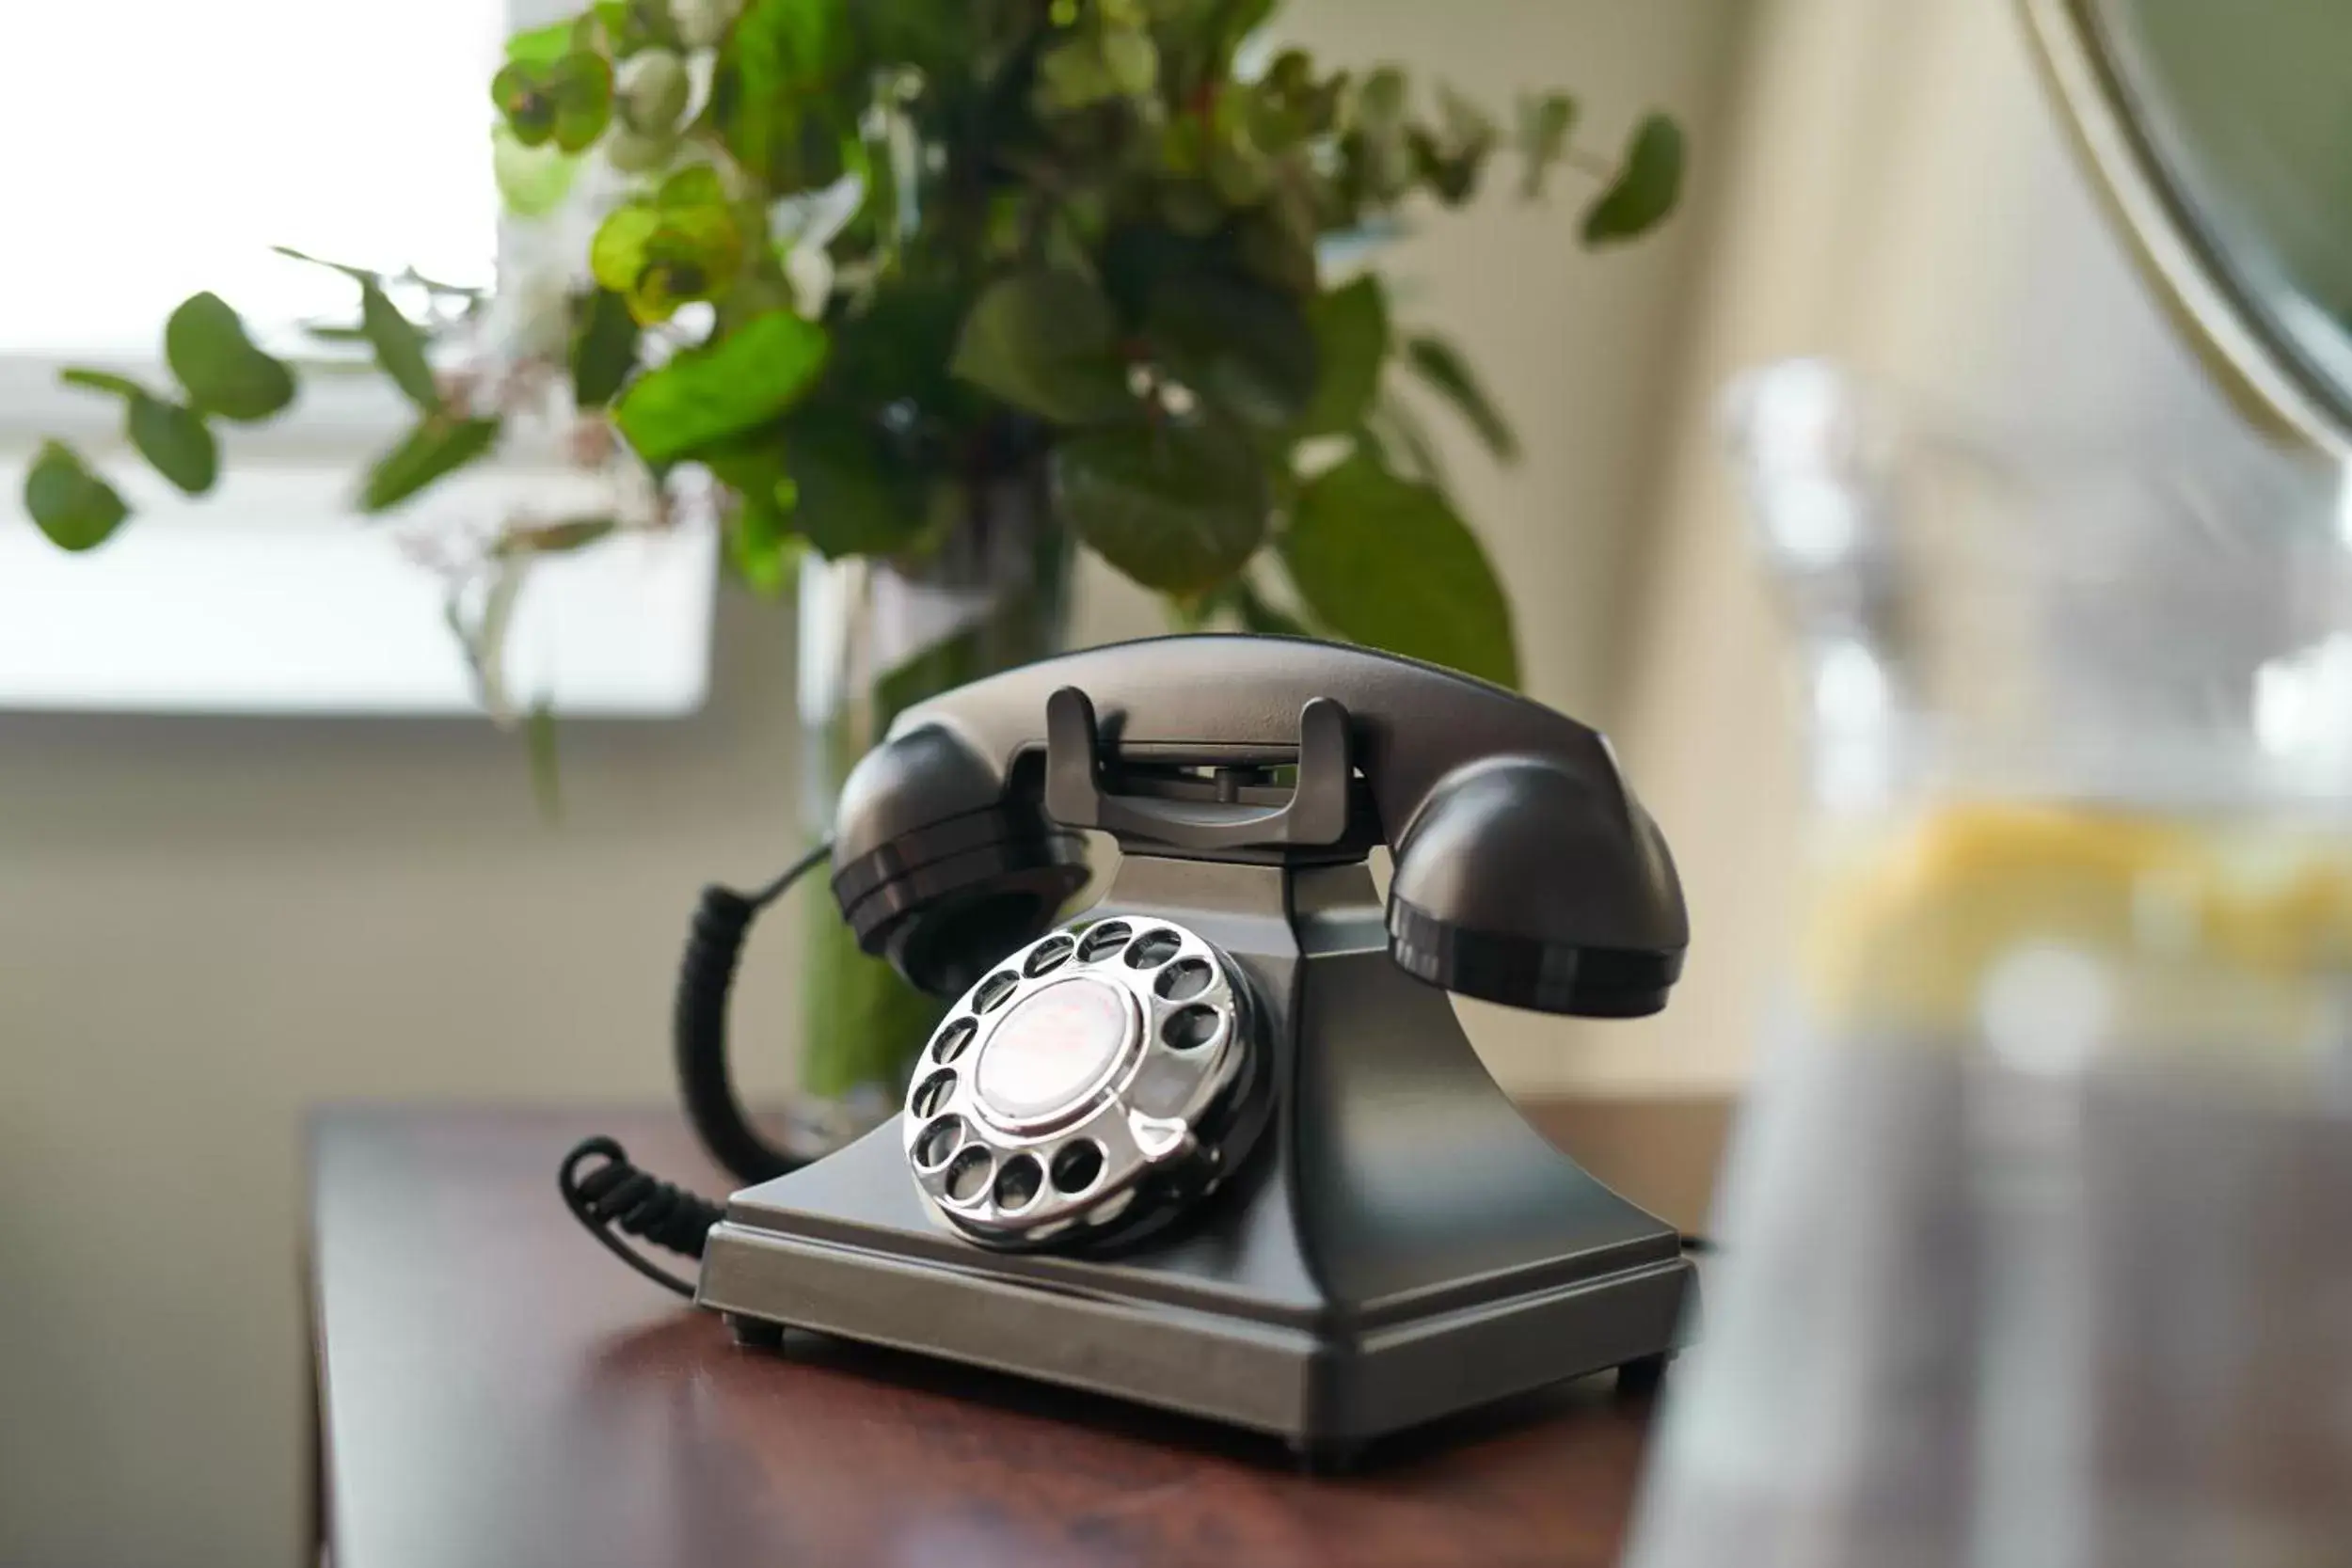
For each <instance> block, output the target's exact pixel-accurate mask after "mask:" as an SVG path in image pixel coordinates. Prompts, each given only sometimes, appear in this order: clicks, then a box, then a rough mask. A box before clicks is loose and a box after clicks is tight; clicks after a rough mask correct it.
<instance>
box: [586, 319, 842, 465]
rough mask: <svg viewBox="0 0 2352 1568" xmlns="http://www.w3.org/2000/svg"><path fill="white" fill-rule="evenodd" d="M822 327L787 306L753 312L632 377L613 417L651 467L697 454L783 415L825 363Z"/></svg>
mask: <svg viewBox="0 0 2352 1568" xmlns="http://www.w3.org/2000/svg"><path fill="white" fill-rule="evenodd" d="M826 350H827V343H826V338H825V329H824V328H823V327H821V326H818V325H816V324H815V323H813V322H805V321H803V320H802V319H801V318H800V317H799V316H796V315H794V314H793V313H792V312H791V311H789V310H771V311H768V312H766V313H765V314H762V315H758V316H755V317H753V318H752V319H751V320H749V321H747V322H744V323H743V324H741V325H739V326H738V327H737V328H736V329H735V330H734V331H733V332H730V333H728V334H727V335H725V336H724V337H722V338H720V339H718V340H716V341H713V342H711V343H709V344H707V345H706V346H704V347H702V348H695V349H689V350H687V351H686V352H685V353H683V354H680V355H677V356H675V357H674V358H672V359H670V360H669V361H668V362H667V363H666V364H664V365H662V366H660V368H659V369H657V370H652V371H648V372H645V373H644V374H643V375H641V376H639V377H638V378H637V379H636V380H635V381H633V382H631V383H630V384H629V386H628V390H627V391H625V392H623V393H622V394H621V398H620V401H619V402H618V403H617V404H614V405H613V410H612V421H613V423H614V424H615V425H617V426H619V427H620V432H621V434H622V435H623V436H626V437H627V438H628V444H629V445H630V446H631V447H634V448H635V449H636V451H637V455H638V456H640V457H642V458H644V460H645V461H646V462H648V463H651V464H654V465H656V466H657V467H658V466H660V465H662V464H667V463H675V462H677V461H678V460H680V459H681V458H688V457H694V456H697V455H699V454H700V453H701V451H702V450H703V449H705V448H707V447H709V446H712V445H713V444H715V443H718V442H721V441H724V440H725V439H727V438H728V437H729V436H739V435H741V434H742V433H743V432H745V431H747V430H751V429H753V428H755V426H758V425H763V424H766V423H767V422H768V421H770V420H773V419H775V418H776V417H777V416H778V415H780V414H782V413H784V412H785V411H786V410H787V409H788V408H790V407H791V406H792V405H793V404H796V403H798V402H799V401H800V400H801V398H802V397H803V396H804V395H805V394H806V393H807V391H808V389H809V388H811V387H812V386H814V385H815V384H816V381H817V377H818V373H819V372H821V371H822V370H823V369H824V367H825V355H826Z"/></svg>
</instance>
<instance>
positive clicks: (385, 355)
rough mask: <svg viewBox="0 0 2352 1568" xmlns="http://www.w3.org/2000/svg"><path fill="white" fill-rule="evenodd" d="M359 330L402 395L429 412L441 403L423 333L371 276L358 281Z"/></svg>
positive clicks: (380, 366) (438, 387) (437, 384)
mask: <svg viewBox="0 0 2352 1568" xmlns="http://www.w3.org/2000/svg"><path fill="white" fill-rule="evenodd" d="M359 330H360V331H362V332H364V333H366V334H367V339H368V346H369V347H370V348H372V349H373V350H374V351H375V363H376V365H377V367H378V368H379V369H381V370H382V371H383V372H384V373H385V374H386V375H387V376H389V377H390V378H391V383H392V385H393V386H395V387H397V388H400V390H401V394H402V395H403V396H405V398H407V400H408V401H409V402H410V403H413V404H416V405H417V406H418V407H419V408H421V409H422V410H423V411H425V412H426V413H428V414H429V413H431V412H432V411H433V410H435V409H437V408H438V407H440V406H441V388H440V385H439V383H437V381H435V380H434V379H433V366H432V365H431V363H430V362H429V361H427V360H426V358H425V353H424V334H423V333H422V332H421V331H419V330H418V329H417V325H416V324H415V323H414V322H412V321H410V320H409V319H408V318H407V317H406V316H405V315H403V314H401V311H400V307H399V306H397V305H394V304H393V303H392V301H391V296H389V294H387V293H385V292H384V291H383V289H382V288H381V287H380V286H378V285H377V284H376V282H375V281H374V280H373V278H371V279H369V280H367V281H365V282H362V283H361V284H360V285H359Z"/></svg>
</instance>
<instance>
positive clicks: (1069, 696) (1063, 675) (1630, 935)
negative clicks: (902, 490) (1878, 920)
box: [833, 636, 1690, 1017]
mask: <svg viewBox="0 0 2352 1568" xmlns="http://www.w3.org/2000/svg"><path fill="white" fill-rule="evenodd" d="M1274 768H1295V784H1294V785H1293V786H1291V788H1290V789H1289V790H1288V791H1287V799H1286V800H1283V801H1282V802H1281V803H1280V804H1279V805H1259V804H1250V803H1248V802H1245V801H1244V800H1240V799H1238V796H1239V795H1240V794H1241V793H1242V792H1243V791H1248V792H1249V793H1251V794H1254V795H1258V796H1263V795H1265V794H1267V793H1269V788H1268V786H1267V785H1265V784H1262V783H1259V784H1253V783H1248V782H1244V781H1246V780H1248V779H1250V778H1251V777H1252V776H1253V775H1263V773H1265V772H1267V771H1268V770H1271V769H1274ZM1200 770H1221V771H1222V772H1223V774H1224V776H1225V780H1226V793H1227V794H1229V795H1232V796H1235V797H1236V799H1232V800H1217V799H1216V798H1214V795H1212V797H1211V798H1210V799H1207V800H1202V799H1200V798H1199V796H1200V793H1201V791H1200V785H1199V782H1198V781H1197V779H1195V778H1192V777H1188V776H1187V775H1188V774H1192V773H1197V772H1198V771H1200ZM1208 782H1209V784H1211V786H1212V788H1214V786H1215V784H1216V779H1215V778H1214V777H1212V778H1211V779H1210V780H1209V781H1208ZM1188 785H1189V786H1190V787H1187V786H1188ZM1359 795H1360V796H1361V797H1362V798H1363V799H1362V800H1358V799H1357V797H1358V796H1359ZM1367 805H1368V806H1369V809H1370V813H1371V826H1370V829H1369V835H1370V837H1372V838H1373V839H1375V840H1376V841H1378V842H1383V843H1388V844H1391V845H1392V846H1393V847H1394V848H1395V853H1396V861H1395V876H1394V879H1393V881H1392V883H1391V889H1390V895H1389V916H1388V924H1389V933H1390V942H1391V954H1392V956H1393V957H1394V958H1395V959H1396V961H1397V962H1398V963H1399V964H1400V965H1402V966H1403V967H1404V968H1405V969H1406V971H1407V972H1408V973H1410V974H1414V975H1416V976H1418V977H1420V978H1421V979H1423V980H1426V981H1429V982H1430V983H1432V984H1434V985H1437V986H1440V987H1442V988H1443V989H1445V990H1453V991H1460V992H1462V993H1464V994H1466V995H1470V996H1476V997H1481V998H1483V999H1486V1000H1487V1001H1493V1002H1500V1003H1503V1004H1505V1005H1508V1006H1516V1007H1532V1008H1536V1009H1539V1010H1542V1011H1546V1012H1560V1013H1581V1014H1591V1015H1598V1016H1607V1017H1626V1016H1634V1015H1639V1014H1643V1013H1649V1012H1655V1011H1657V1010H1658V1009H1659V1008H1660V1007H1661V1006H1664V1005H1665V999H1666V991H1667V990H1668V988H1669V987H1670V986H1672V984H1673V983H1674V981H1675V978H1676V976H1677V974H1678V973H1679V971H1680V968H1681V962H1682V952H1683V948H1684V946H1685V945H1686V944H1687V943H1688V942H1689V940H1690V930H1689V925H1688V921H1687V918H1686V916H1685V914H1684V911H1683V905H1682V893H1681V888H1680V885H1679V883H1678V882H1677V879H1676V877H1675V870H1674V863H1673V861H1672V859H1671V857H1670V856H1669V855H1668V853H1667V850H1666V846H1665V841H1664V839H1663V838H1662V837H1661V835H1660V833H1659V832H1658V828H1657V825H1656V824H1655V823H1653V822H1652V821H1651V820H1650V818H1649V816H1648V814H1647V813H1645V811H1644V810H1643V809H1642V807H1641V805H1640V803H1639V802H1638V801H1636V800H1634V798H1633V796H1632V793H1631V792H1630V791H1629V789H1628V788H1627V787H1626V785H1625V783H1624V781H1623V779H1622V778H1621V777H1620V776H1619V774H1618V772H1617V767H1616V761H1615V758H1614V757H1613V755H1612V754H1611V752H1610V750H1609V746H1608V743H1607V742H1606V741H1605V740H1603V739H1602V738H1601V736H1599V735H1597V733H1595V732H1594V731H1592V730H1590V729H1588V728H1586V727H1585V726H1584V725H1582V724H1580V723H1578V722H1576V721H1574V720H1572V719H1569V718H1566V717H1565V716H1563V715H1561V714H1558V713H1555V712H1553V711H1552V710H1550V709H1549V708H1546V707H1543V706H1541V705H1538V704H1535V703H1533V702H1530V701H1528V700H1527V699H1525V698H1523V697H1519V696H1517V695H1515V694H1513V693H1511V692H1508V691H1505V690H1502V689H1500V688H1497V687H1493V686H1489V685H1487V684H1486V683H1485V682H1483V681H1478V680H1473V679H1471V678H1470V677H1468V676H1465V675H1460V674H1456V673H1453V672H1451V671H1447V670H1441V669H1438V668H1436V667H1434V666H1431V665H1426V664H1419V663H1415V662H1413V661H1412V660H1409V659H1404V658H1398V657H1392V656H1390V655H1386V654H1379V653H1374V652H1370V651H1368V650H1365V649H1361V648H1354V647H1344V646H1339V645H1335V644H1332V643H1327V642H1309V641H1296V640H1292V639H1285V638H1266V637H1242V636H1232V637H1223V636H1193V637H1173V638H1163V639H1157V640H1153V641H1143V642H1128V643H1122V644H1120V645H1117V646H1114V647H1106V648H1097V649H1092V650H1089V651H1087V652H1084V653H1078V654H1073V655H1070V656H1068V657H1062V658H1057V659H1049V660H1046V661H1044V662H1043V663H1040V664H1034V665H1029V666H1027V667H1025V668H1023V669H1019V670H1013V671H1010V672H1008V673H1004V674H1001V675H996V676H993V677H991V678H989V679H986V680H981V681H977V682H975V683H974V684H972V685H970V686H967V687H963V688H961V689H958V690H955V691H951V692H948V693H947V694H946V695H945V696H942V697H939V698H936V699H934V700H932V701H930V702H928V703H924V704H922V705H919V706H916V707H914V708H911V709H909V710H907V711H906V712H905V713H903V714H901V715H900V716H899V718H898V721H897V722H896V723H895V724H894V725H892V727H891V732H890V736H889V738H887V739H886V740H885V741H883V743H882V745H881V746H879V747H877V748H876V749H875V750H874V751H873V752H871V753H869V754H868V755H867V756H866V758H865V760H864V761H863V762H861V763H860V764H859V765H858V767H857V768H856V770H855V771H854V772H852V773H851V774H850V780H849V784H848V787H847V788H846V789H845V790H844V791H843V793H842V797H841V801H840V804H839V807H838V808H837V810H836V812H835V816H834V852H833V863H834V883H833V885H834V895H835V896H836V897H837V898H838V899H839V901H840V905H841V911H842V914H843V916H844V917H845V918H847V919H848V920H849V922H850V926H851V927H853V928H854V929H855V930H856V932H857V935H858V939H859V941H860V942H861V943H862V944H863V945H864V946H865V947H866V950H867V951H868V952H872V953H878V954H884V955H887V956H888V957H889V958H890V959H891V960H892V962H894V963H895V964H897V965H898V968H899V970H900V972H901V973H903V974H905V975H906V976H907V978H908V979H910V980H911V981H913V982H914V984H916V985H918V986H921V987H923V988H924V989H926V990H934V991H939V992H943V993H952V992H954V991H956V990H961V989H962V988H963V987H964V986H966V985H969V984H970V983H971V982H972V980H974V979H976V978H977V976H978V974H979V972H980V971H981V970H983V969H985V968H986V967H987V966H988V965H990V964H992V963H993V962H994V961H995V960H996V959H997V958H1000V957H1001V956H1002V955H1003V953H1004V951H1005V950H1006V948H1007V947H1008V946H1010V945H1018V944H1019V942H1024V941H1026V940H1028V939H1029V938H1031V937H1034V936H1035V935H1037V934H1038V933H1039V932H1040V931H1041V930H1042V929H1043V928H1044V927H1045V926H1046V925H1047V924H1048V923H1050V922H1051V920H1052V919H1053V917H1054V913H1055V911H1057V908H1058V907H1059V905H1060V903H1061V901H1062V900H1063V899H1064V898H1066V897H1067V896H1069V895H1071V894H1072V893H1073V892H1074V891H1075V890H1076V889H1077V887H1078V886H1079V885H1081V883H1082V882H1083V880H1084V870H1083V859H1082V848H1081V845H1080V843H1079V841H1078V839H1077V838H1076V836H1075V834H1074V833H1073V832H1071V831H1070V830H1071V829H1073V828H1097V829H1102V830H1104V831H1107V832H1111V833H1113V834H1114V835H1116V836H1117V837H1118V838H1119V839H1120V842H1121V844H1122V845H1123V846H1128V847H1158V848H1163V849H1167V850H1171V851H1175V852H1178V853H1187V852H1188V853H1211V852H1216V851H1220V850H1222V851H1245V850H1250V849H1259V850H1267V851H1278V850H1310V849H1314V848H1319V847H1341V846H1343V845H1351V846H1352V848H1353V852H1354V853H1356V854H1359V855H1360V854H1361V853H1362V852H1363V850H1364V849H1366V848H1368V847H1369V844H1368V843H1365V842H1363V840H1364V839H1365V837H1366V832H1365V826H1364V824H1363V823H1362V822H1361V820H1360V817H1361V815H1362V809H1363V807H1364V806H1367ZM1351 832H1354V833H1355V834H1356V837H1355V839H1354V840H1351V839H1350V837H1349V835H1350V833H1351Z"/></svg>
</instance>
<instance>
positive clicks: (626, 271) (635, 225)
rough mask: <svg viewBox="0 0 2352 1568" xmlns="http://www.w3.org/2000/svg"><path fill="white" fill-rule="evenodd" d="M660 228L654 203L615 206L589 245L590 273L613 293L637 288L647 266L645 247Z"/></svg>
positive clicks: (632, 203)
mask: <svg viewBox="0 0 2352 1568" xmlns="http://www.w3.org/2000/svg"><path fill="white" fill-rule="evenodd" d="M660 229H661V211H660V208H658V207H656V206H654V205H653V204H652V203H651V202H644V201H632V202H628V203H626V204H625V205H622V206H619V207H615V208H613V209H612V211H611V212H610V213H607V214H605V215H604V221H603V222H601V223H599V224H597V225H596V234H595V236H594V237H593V238H592V239H590V240H589V242H588V271H589V274H590V275H591V276H592V277H595V278H596V281H597V282H598V283H601V284H603V285H604V286H605V287H606V288H608V289H610V290H612V292H613V293H618V294H626V293H628V291H629V290H631V289H633V288H635V287H636V286H637V275H638V273H639V272H640V271H641V270H643V268H644V264H645V248H646V246H648V245H651V244H652V243H653V237H654V235H655V234H657V233H659V232H660Z"/></svg>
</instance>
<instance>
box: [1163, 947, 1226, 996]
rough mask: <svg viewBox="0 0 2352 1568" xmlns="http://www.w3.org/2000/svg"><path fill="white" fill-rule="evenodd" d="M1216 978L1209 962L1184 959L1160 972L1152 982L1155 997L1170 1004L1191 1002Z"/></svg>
mask: <svg viewBox="0 0 2352 1568" xmlns="http://www.w3.org/2000/svg"><path fill="white" fill-rule="evenodd" d="M1215 979H1216V971H1214V970H1212V969H1211V968H1210V967H1209V965H1208V962H1207V960H1205V959H1202V958H1183V959H1179V960H1178V961H1177V962H1175V963H1172V964H1169V965H1168V967H1167V968H1166V969H1163V970H1161V971H1160V973H1159V974H1158V975H1157V976H1155V977H1154V978H1153V980H1152V992H1153V994H1154V995H1157V996H1159V997H1161V998H1162V999H1164V1000H1166V1001H1169V1002H1189V1001H1191V1000H1192V999H1193V998H1194V997H1196V996H1198V995H1200V993H1201V992H1202V991H1204V990H1208V989H1209V983H1210V982H1211V981H1213V980H1215Z"/></svg>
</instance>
